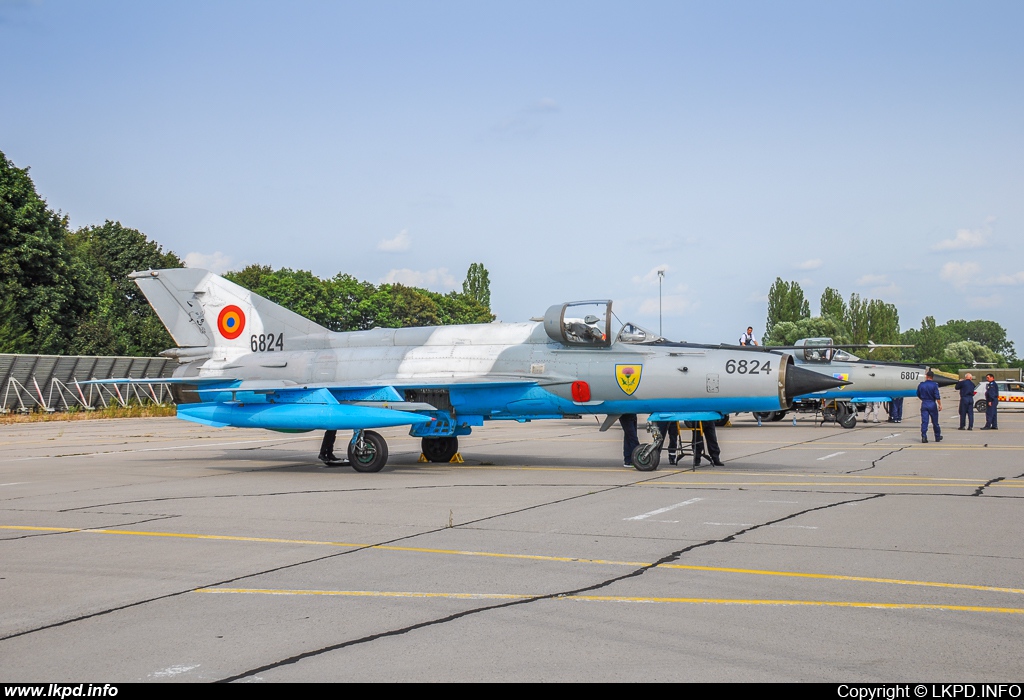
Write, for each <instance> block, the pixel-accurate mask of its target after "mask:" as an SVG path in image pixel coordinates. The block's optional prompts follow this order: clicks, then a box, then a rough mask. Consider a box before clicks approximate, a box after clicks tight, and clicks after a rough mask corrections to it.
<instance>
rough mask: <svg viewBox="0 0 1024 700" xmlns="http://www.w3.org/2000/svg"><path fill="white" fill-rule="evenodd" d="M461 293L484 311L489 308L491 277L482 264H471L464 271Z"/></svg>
mask: <svg viewBox="0 0 1024 700" xmlns="http://www.w3.org/2000/svg"><path fill="white" fill-rule="evenodd" d="M462 293H463V295H464V296H466V297H467V298H469V299H472V300H473V301H475V302H477V304H479V305H480V306H482V307H484V308H485V309H489V308H491V277H490V275H488V274H487V268H485V267H484V266H483V264H482V263H473V264H471V265H470V266H469V270H467V271H466V281H465V282H463V283H462Z"/></svg>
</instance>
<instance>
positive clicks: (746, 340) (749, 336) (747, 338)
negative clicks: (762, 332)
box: [740, 326, 757, 345]
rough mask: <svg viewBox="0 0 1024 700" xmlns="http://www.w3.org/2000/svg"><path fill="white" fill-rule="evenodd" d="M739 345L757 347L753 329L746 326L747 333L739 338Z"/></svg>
mask: <svg viewBox="0 0 1024 700" xmlns="http://www.w3.org/2000/svg"><path fill="white" fill-rule="evenodd" d="M740 345H757V341H756V340H754V327H753V326H747V332H746V333H744V334H743V335H741V336H740Z"/></svg>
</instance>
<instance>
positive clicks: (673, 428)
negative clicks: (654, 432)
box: [658, 420, 679, 464]
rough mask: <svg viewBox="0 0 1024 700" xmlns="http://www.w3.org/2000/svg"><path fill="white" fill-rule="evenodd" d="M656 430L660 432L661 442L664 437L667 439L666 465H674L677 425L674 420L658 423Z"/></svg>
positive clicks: (677, 442)
mask: <svg viewBox="0 0 1024 700" xmlns="http://www.w3.org/2000/svg"><path fill="white" fill-rule="evenodd" d="M658 430H660V431H661V435H662V440H663V441H664V439H665V436H667V437H668V463H669V464H675V463H676V448H677V447H678V445H679V423H677V422H676V421H674V420H673V421H664V422H660V423H658ZM662 444H664V442H663V443H662Z"/></svg>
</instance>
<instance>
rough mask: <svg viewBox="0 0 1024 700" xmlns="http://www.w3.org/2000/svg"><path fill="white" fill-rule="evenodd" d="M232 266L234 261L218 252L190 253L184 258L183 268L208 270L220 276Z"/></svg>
mask: <svg viewBox="0 0 1024 700" xmlns="http://www.w3.org/2000/svg"><path fill="white" fill-rule="evenodd" d="M233 265H234V260H233V259H232V258H231V257H230V256H228V255H224V253H222V252H220V251H219V250H218V251H217V252H216V253H210V254H209V255H206V254H205V253H196V252H192V253H189V254H188V255H186V256H185V267H191V268H193V269H195V268H199V269H202V270H209V271H210V272H213V273H215V274H218V275H219V274H221V273H222V272H227V271H228V270H230V269H231V268H232V266H233Z"/></svg>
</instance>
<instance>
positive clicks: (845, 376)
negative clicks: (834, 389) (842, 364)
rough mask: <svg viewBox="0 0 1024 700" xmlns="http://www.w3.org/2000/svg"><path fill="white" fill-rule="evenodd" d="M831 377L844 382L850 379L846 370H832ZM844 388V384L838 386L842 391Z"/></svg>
mask: <svg viewBox="0 0 1024 700" xmlns="http://www.w3.org/2000/svg"><path fill="white" fill-rule="evenodd" d="M832 377H833V378H834V379H841V380H843V381H844V382H848V381H850V375H849V374H848V373H846V372H833V373H832ZM845 388H846V387H845V386H841V387H839V390H840V391H842V390H843V389H845Z"/></svg>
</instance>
